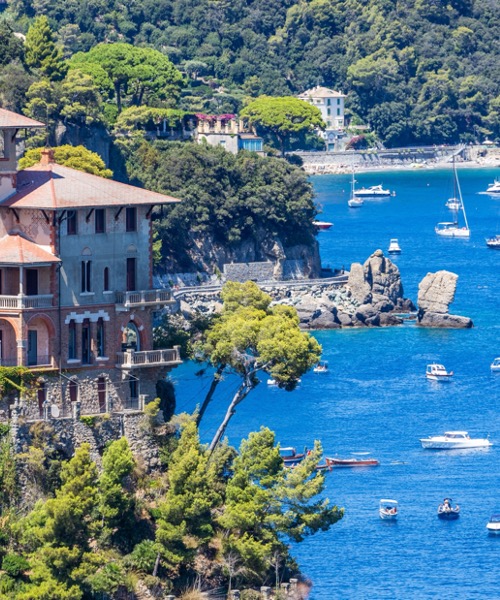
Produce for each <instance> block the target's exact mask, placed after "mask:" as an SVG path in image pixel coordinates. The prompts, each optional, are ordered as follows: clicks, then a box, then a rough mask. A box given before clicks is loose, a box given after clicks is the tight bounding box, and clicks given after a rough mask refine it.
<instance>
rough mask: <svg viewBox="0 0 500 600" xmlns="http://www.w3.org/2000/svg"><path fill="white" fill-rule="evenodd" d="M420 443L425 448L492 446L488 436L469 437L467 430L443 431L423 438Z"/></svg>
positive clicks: (454, 448)
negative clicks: (441, 433) (442, 433)
mask: <svg viewBox="0 0 500 600" xmlns="http://www.w3.org/2000/svg"><path fill="white" fill-rule="evenodd" d="M420 443H421V444H422V448H426V449H427V450H458V449H463V448H489V447H490V446H493V444H492V443H491V442H490V440H489V439H488V438H471V437H470V436H469V434H468V433H467V431H445V433H444V435H434V436H432V437H428V438H423V439H421V440H420Z"/></svg>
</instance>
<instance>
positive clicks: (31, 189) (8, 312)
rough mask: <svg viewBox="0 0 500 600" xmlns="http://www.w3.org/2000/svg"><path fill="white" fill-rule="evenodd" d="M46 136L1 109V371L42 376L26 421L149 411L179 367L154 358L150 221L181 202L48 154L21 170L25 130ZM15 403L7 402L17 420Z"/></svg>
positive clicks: (3, 406)
mask: <svg viewBox="0 0 500 600" xmlns="http://www.w3.org/2000/svg"><path fill="white" fill-rule="evenodd" d="M39 127H44V124H43V123H39V122H37V121H34V120H32V119H29V118H27V117H24V116H22V115H18V114H16V113H13V112H10V111H7V110H4V109H0V364H1V365H2V366H20V365H25V366H28V367H29V368H30V369H33V370H37V371H40V375H41V376H40V378H39V384H38V388H37V398H36V399H35V400H34V401H30V402H26V407H25V414H26V416H27V417H31V418H42V417H43V415H44V414H45V415H47V411H50V413H51V415H52V416H53V417H56V416H59V415H61V416H63V415H66V414H70V413H71V410H72V405H73V404H74V403H75V402H79V404H80V405H81V412H82V413H87V414H94V413H104V412H107V413H109V412H113V411H115V412H116V411H120V410H127V409H141V408H142V406H143V404H144V402H145V401H148V400H152V399H153V398H155V397H156V395H157V394H156V382H157V381H158V380H161V379H163V378H165V375H166V373H167V372H168V371H169V370H171V369H172V368H174V367H175V366H176V365H178V364H180V362H181V359H180V355H179V349H178V348H172V349H166V350H153V349H152V348H153V346H152V320H153V312H154V311H158V310H160V309H162V308H163V307H165V306H167V305H169V304H171V303H172V298H171V294H170V292H169V291H168V290H155V289H152V281H153V277H152V264H153V261H152V223H151V219H152V212H153V208H154V207H155V206H159V205H164V204H170V203H174V202H179V200H177V199H176V198H172V197H169V196H165V195H162V194H158V193H155V192H151V191H148V190H144V189H139V188H136V187H133V186H130V185H125V184H123V183H118V182H116V181H113V180H110V179H105V178H102V177H98V176H95V175H90V174H88V173H83V172H81V171H77V170H75V169H71V168H69V167H63V166H61V165H58V164H56V163H55V162H54V161H53V155H52V152H51V151H50V150H44V151H43V152H42V160H41V161H40V163H39V164H37V165H35V166H33V167H30V168H28V169H24V170H23V171H18V170H17V158H16V136H17V133H18V131H19V130H20V129H28V128H39ZM9 411H10V406H9V401H8V400H7V399H6V398H3V399H2V400H1V401H0V418H4V419H6V418H8V416H9Z"/></svg>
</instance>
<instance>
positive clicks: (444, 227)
mask: <svg viewBox="0 0 500 600" xmlns="http://www.w3.org/2000/svg"><path fill="white" fill-rule="evenodd" d="M453 186H454V188H455V190H456V192H457V198H453V200H454V201H455V202H456V203H455V206H456V208H457V209H458V210H461V211H462V214H463V216H464V223H465V225H464V226H459V224H458V219H457V213H458V211H457V213H456V214H455V221H452V222H443V223H438V224H437V225H436V227H435V228H434V229H435V232H436V233H437V234H438V235H441V236H443V237H459V238H468V237H470V229H469V223H468V222H467V215H466V214H465V206H464V200H463V198H462V190H461V189H460V182H459V181H458V175H457V168H456V167H455V159H453ZM448 202H450V201H448ZM447 206H448V203H447ZM450 208H451V207H450Z"/></svg>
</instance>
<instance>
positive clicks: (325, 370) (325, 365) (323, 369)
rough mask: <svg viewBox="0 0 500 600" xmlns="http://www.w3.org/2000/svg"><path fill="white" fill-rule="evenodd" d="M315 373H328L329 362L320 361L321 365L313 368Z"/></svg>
mask: <svg viewBox="0 0 500 600" xmlns="http://www.w3.org/2000/svg"><path fill="white" fill-rule="evenodd" d="M313 372H314V373H328V362H327V361H326V360H320V361H319V363H318V364H317V365H316V366H315V367H314V368H313Z"/></svg>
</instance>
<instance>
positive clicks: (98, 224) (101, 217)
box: [95, 208, 106, 233]
mask: <svg viewBox="0 0 500 600" xmlns="http://www.w3.org/2000/svg"><path fill="white" fill-rule="evenodd" d="M95 232H96V233H106V211H105V210H104V208H96V209H95Z"/></svg>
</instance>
